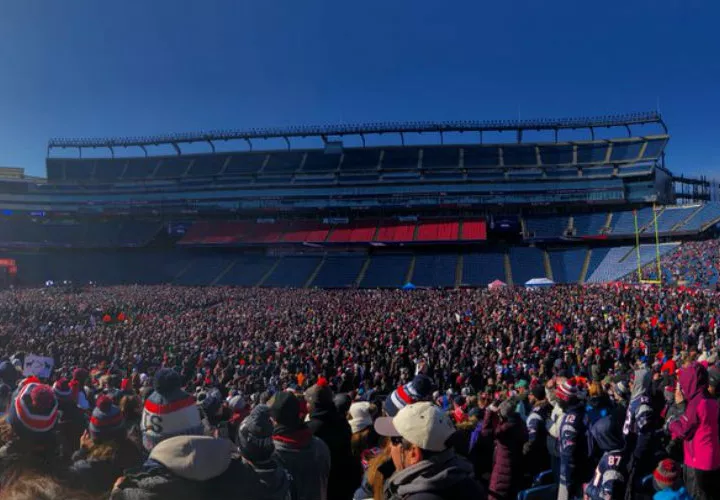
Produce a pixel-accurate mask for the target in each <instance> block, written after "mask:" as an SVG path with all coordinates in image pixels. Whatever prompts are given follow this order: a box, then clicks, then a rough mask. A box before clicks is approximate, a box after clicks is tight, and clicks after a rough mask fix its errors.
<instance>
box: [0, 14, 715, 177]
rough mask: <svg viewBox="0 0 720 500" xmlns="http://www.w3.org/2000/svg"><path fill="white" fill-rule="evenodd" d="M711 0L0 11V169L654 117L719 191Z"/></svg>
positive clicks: (675, 161)
mask: <svg viewBox="0 0 720 500" xmlns="http://www.w3.org/2000/svg"><path fill="white" fill-rule="evenodd" d="M718 33H720V2H718V1H717V0H622V1H619V0H605V1H602V2H591V1H587V0H585V1H583V0H572V1H569V0H535V1H525V0H498V1H493V2H491V1H487V0H475V1H446V2H441V1H429V0H413V1H405V0H364V1H362V2H350V1H343V0H340V1H334V2H331V1H329V0H326V1H321V0H256V1H254V2H248V1H245V0H235V1H229V0H228V1H225V0H203V1H198V0H195V1H188V0H123V1H117V2H101V1H97V0H65V1H48V0H21V1H11V0H0V165H4V166H20V167H25V168H26V169H27V170H28V172H29V173H32V174H36V175H37V174H44V158H45V154H46V149H45V148H46V144H47V140H48V139H49V138H51V137H105V136H124V135H140V134H153V133H167V132H188V131H197V130H210V129H222V128H244V127H253V126H275V125H296V124H326V123H350V122H365V121H383V120H452V119H503V118H507V119H513V118H517V117H518V113H519V114H520V116H521V117H523V118H540V117H564V116H587V115H598V114H614V113H624V112H632V111H642V110H653V109H655V108H656V106H657V104H658V102H659V106H660V111H661V112H662V113H663V115H664V117H665V120H666V122H667V123H668V125H669V128H670V133H671V135H672V139H671V143H670V145H669V147H668V166H669V167H670V168H671V169H672V170H674V171H676V172H681V171H682V172H687V173H692V174H700V173H704V174H707V175H711V176H712V177H718V178H720V35H719V34H718Z"/></svg>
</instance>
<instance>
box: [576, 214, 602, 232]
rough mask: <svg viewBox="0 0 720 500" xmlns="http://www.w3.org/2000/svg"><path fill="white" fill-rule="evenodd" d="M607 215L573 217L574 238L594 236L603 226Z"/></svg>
mask: <svg viewBox="0 0 720 500" xmlns="http://www.w3.org/2000/svg"><path fill="white" fill-rule="evenodd" d="M606 221H607V214H604V213H598V214H578V215H575V216H573V227H574V228H575V236H595V235H598V234H600V230H601V229H602V228H603V227H604V226H605V222H606Z"/></svg>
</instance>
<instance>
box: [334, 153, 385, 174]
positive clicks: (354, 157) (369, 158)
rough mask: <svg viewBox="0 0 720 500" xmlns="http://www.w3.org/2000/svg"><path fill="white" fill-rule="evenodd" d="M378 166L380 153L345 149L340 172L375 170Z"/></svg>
mask: <svg viewBox="0 0 720 500" xmlns="http://www.w3.org/2000/svg"><path fill="white" fill-rule="evenodd" d="M379 164H380V151H378V150H373V149H346V150H345V152H344V154H343V160H342V164H341V166H340V169H341V170H344V171H351V170H352V171H358V170H376V169H377V168H378V165H379Z"/></svg>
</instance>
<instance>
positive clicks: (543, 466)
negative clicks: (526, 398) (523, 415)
mask: <svg viewBox="0 0 720 500" xmlns="http://www.w3.org/2000/svg"><path fill="white" fill-rule="evenodd" d="M551 411H552V407H551V406H550V404H549V403H547V402H543V403H542V404H536V405H535V407H534V408H533V409H532V411H531V412H530V416H528V419H527V430H528V441H527V442H526V443H525V445H524V446H523V455H525V471H526V472H529V473H530V474H532V475H533V476H534V475H536V474H539V473H540V472H542V471H545V470H548V469H549V468H550V455H549V453H548V449H547V439H548V431H547V427H546V426H545V422H546V421H547V419H548V418H549V417H550V412H551Z"/></svg>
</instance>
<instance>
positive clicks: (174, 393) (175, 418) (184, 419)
mask: <svg viewBox="0 0 720 500" xmlns="http://www.w3.org/2000/svg"><path fill="white" fill-rule="evenodd" d="M181 385H182V379H181V378H180V375H179V374H178V373H177V372H175V371H174V370H171V369H169V368H163V369H161V370H158V372H157V373H156V374H155V380H154V388H155V392H153V393H152V394H151V395H150V397H148V399H147V401H145V407H144V408H143V415H142V423H141V425H140V428H141V430H142V434H143V446H144V447H145V449H147V450H148V451H150V450H152V449H153V447H154V446H155V445H156V444H158V443H159V442H160V441H162V440H164V439H167V438H169V437H174V436H180V435H202V434H203V425H202V422H201V420H200V412H199V410H198V408H197V406H196V404H195V398H194V397H193V396H191V395H190V394H188V393H187V392H185V391H184V390H182V388H181Z"/></svg>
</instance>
